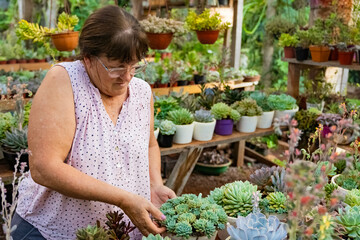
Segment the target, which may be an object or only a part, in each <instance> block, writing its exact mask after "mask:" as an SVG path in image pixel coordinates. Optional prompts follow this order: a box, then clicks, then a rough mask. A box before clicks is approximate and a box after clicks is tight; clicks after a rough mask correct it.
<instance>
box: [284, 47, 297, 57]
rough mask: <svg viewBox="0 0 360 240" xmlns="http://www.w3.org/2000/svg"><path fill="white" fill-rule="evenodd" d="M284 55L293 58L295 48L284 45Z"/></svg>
mask: <svg viewBox="0 0 360 240" xmlns="http://www.w3.org/2000/svg"><path fill="white" fill-rule="evenodd" d="M284 57H285V58H295V48H293V47H284Z"/></svg>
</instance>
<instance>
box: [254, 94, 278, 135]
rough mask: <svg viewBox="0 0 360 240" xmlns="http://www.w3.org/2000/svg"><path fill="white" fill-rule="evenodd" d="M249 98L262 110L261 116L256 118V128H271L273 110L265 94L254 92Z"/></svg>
mask: <svg viewBox="0 0 360 240" xmlns="http://www.w3.org/2000/svg"><path fill="white" fill-rule="evenodd" d="M249 97H250V98H252V99H254V100H255V101H256V104H257V105H258V106H259V107H260V108H261V109H262V114H261V116H259V117H258V121H257V125H256V127H257V128H269V127H271V124H272V121H273V118H274V113H275V111H274V109H273V108H272V107H271V106H270V105H269V103H268V97H267V96H266V94H265V93H263V92H259V91H254V92H252V93H250V95H249Z"/></svg>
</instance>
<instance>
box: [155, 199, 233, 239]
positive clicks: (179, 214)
mask: <svg viewBox="0 0 360 240" xmlns="http://www.w3.org/2000/svg"><path fill="white" fill-rule="evenodd" d="M160 211H161V212H162V213H163V214H164V215H165V216H166V220H164V221H162V222H161V225H162V226H165V227H166V229H167V231H166V233H165V235H167V236H169V237H170V238H171V239H175V240H184V239H189V240H206V239H211V240H215V237H216V233H217V230H219V229H224V228H225V223H226V221H227V216H226V213H225V211H224V210H223V209H222V207H220V206H219V205H217V204H215V203H212V202H210V201H209V200H208V199H207V198H202V197H201V194H199V196H196V195H195V194H183V195H181V196H179V197H176V198H173V199H169V200H167V201H166V202H165V203H164V204H163V205H162V206H161V207H160Z"/></svg>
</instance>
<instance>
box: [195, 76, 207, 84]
mask: <svg viewBox="0 0 360 240" xmlns="http://www.w3.org/2000/svg"><path fill="white" fill-rule="evenodd" d="M194 81H195V84H203V83H205V76H204V75H197V74H196V75H194Z"/></svg>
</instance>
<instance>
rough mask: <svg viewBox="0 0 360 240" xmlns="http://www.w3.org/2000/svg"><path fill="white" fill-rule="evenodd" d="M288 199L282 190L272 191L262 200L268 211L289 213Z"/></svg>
mask: <svg viewBox="0 0 360 240" xmlns="http://www.w3.org/2000/svg"><path fill="white" fill-rule="evenodd" d="M286 201H287V198H286V196H285V194H283V193H282V192H272V193H270V194H269V195H268V196H266V198H265V199H263V200H262V205H263V207H264V209H265V211H266V212H268V213H287V207H286Z"/></svg>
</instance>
